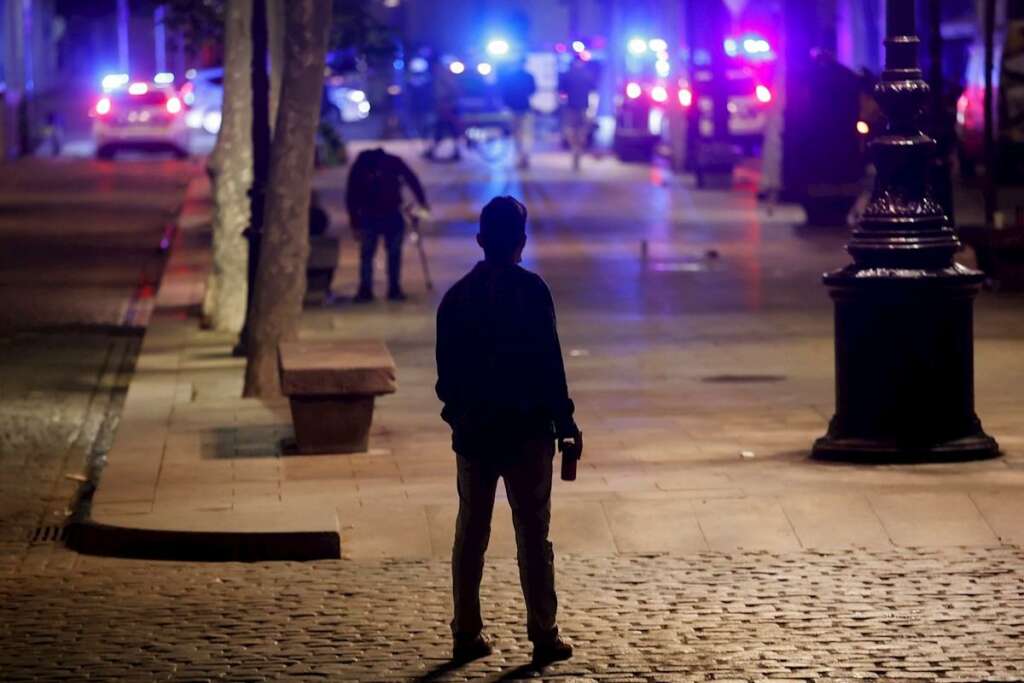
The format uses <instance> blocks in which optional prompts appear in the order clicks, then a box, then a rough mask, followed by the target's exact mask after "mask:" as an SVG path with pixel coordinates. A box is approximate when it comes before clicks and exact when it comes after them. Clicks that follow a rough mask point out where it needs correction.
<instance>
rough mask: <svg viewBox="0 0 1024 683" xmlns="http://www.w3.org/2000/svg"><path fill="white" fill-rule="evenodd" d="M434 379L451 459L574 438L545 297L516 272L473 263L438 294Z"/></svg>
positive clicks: (530, 277) (542, 287)
mask: <svg viewBox="0 0 1024 683" xmlns="http://www.w3.org/2000/svg"><path fill="white" fill-rule="evenodd" d="M437 377H438V379H437V395H438V398H440V399H441V401H442V402H444V410H443V411H442V412H441V417H442V418H443V419H444V420H445V422H447V423H448V424H450V425H451V426H452V443H453V447H454V449H455V451H456V452H457V453H460V454H462V455H467V456H470V457H472V456H473V455H475V454H476V453H478V452H481V451H486V450H488V449H489V447H490V448H493V447H495V446H505V445H511V444H514V443H518V442H523V441H525V440H526V439H531V438H538V437H540V438H544V437H550V438H554V437H555V436H559V437H561V436H574V435H575V433H576V425H575V423H574V422H573V417H572V416H573V403H572V401H571V400H570V399H569V390H568V387H567V385H566V380H565V366H564V364H563V362H562V350H561V347H560V345H559V342H558V332H557V330H556V326H555V307H554V302H553V301H552V300H551V292H550V291H549V290H548V287H547V285H546V284H544V281H543V280H542V279H541V278H540V276H538V275H535V274H534V273H531V272H529V271H527V270H524V269H523V268H520V267H519V266H516V265H499V264H492V263H489V262H487V261H481V262H480V263H478V264H477V265H476V267H475V268H473V270H472V271H470V272H469V274H468V275H466V276H465V277H464V278H462V279H461V280H459V281H458V282H457V283H455V285H454V286H452V288H451V289H450V290H448V293H447V294H445V296H444V299H443V300H442V301H441V307H440V309H439V310H438V313H437Z"/></svg>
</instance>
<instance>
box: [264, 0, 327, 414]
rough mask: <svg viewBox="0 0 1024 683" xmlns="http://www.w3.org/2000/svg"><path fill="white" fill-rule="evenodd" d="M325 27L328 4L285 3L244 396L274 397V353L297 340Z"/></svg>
mask: <svg viewBox="0 0 1024 683" xmlns="http://www.w3.org/2000/svg"><path fill="white" fill-rule="evenodd" d="M330 23H331V3H330V0H289V2H288V3H286V9H285V50H284V69H283V83H282V85H281V102H280V105H279V106H278V111H277V123H276V125H275V127H274V141H273V143H272V146H271V150H270V180H269V184H268V187H267V200H266V215H265V221H266V222H265V225H264V232H263V242H262V253H261V255H260V262H259V266H258V269H257V273H256V291H255V292H254V296H253V306H252V316H253V318H252V320H251V321H250V322H251V328H250V330H251V334H250V336H249V344H248V354H249V359H248V364H247V365H246V368H245V390H244V395H245V396H260V397H272V396H278V395H280V393H281V385H280V378H279V376H278V372H277V346H278V344H279V343H280V342H282V341H287V340H291V339H295V338H296V337H297V336H298V327H299V316H300V315H301V313H302V299H303V296H304V295H305V291H306V261H307V259H308V256H309V195H310V187H311V185H312V181H313V153H314V143H315V138H316V129H317V123H318V121H319V119H320V97H321V91H322V89H323V78H324V62H325V57H326V52H327V35H328V30H329V28H330Z"/></svg>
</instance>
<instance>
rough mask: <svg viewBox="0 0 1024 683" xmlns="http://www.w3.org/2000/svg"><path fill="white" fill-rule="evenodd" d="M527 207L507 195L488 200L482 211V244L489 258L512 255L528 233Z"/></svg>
mask: <svg viewBox="0 0 1024 683" xmlns="http://www.w3.org/2000/svg"><path fill="white" fill-rule="evenodd" d="M526 216H527V213H526V207H525V206H524V205H523V203H522V202H520V201H519V200H517V199H516V198H515V197H510V196H508V195H505V196H503V197H495V198H494V199H492V200H491V201H489V202H487V206H485V207H484V208H483V211H481V212H480V246H482V247H483V249H484V256H485V257H486V258H487V259H488V260H504V259H507V258H509V257H510V256H512V255H513V254H514V253H515V251H516V249H518V248H519V246H520V245H521V244H522V242H523V237H525V235H526Z"/></svg>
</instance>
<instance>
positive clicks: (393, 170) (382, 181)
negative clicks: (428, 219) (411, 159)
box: [345, 148, 427, 228]
mask: <svg viewBox="0 0 1024 683" xmlns="http://www.w3.org/2000/svg"><path fill="white" fill-rule="evenodd" d="M402 183H405V184H406V185H408V186H409V189H410V190H412V192H413V194H415V195H416V199H417V200H418V201H419V202H420V203H421V204H423V205H424V206H426V204H427V198H426V195H424V193H423V186H422V185H421V184H420V181H419V178H417V177H416V174H415V173H413V172H412V169H411V168H409V167H408V166H407V165H406V163H405V162H404V161H402V159H401V158H400V157H397V156H395V155H394V154H388V153H387V152H385V151H384V150H383V149H380V148H378V149H368V150H366V151H364V152H361V153H360V154H359V156H358V157H356V160H355V162H354V163H353V164H352V170H351V171H350V172H349V175H348V187H347V188H346V191H345V203H346V205H347V208H348V213H349V216H350V217H351V219H352V222H353V224H354V225H355V226H356V227H357V228H358V227H361V224H362V223H364V222H372V221H375V220H379V219H381V218H391V217H393V216H397V215H399V214H400V212H401V210H402Z"/></svg>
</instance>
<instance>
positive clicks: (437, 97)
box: [423, 61, 462, 161]
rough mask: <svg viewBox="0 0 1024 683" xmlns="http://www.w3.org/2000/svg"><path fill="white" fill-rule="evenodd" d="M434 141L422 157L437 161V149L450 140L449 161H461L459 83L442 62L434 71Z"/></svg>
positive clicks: (438, 63) (456, 77)
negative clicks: (451, 147)
mask: <svg viewBox="0 0 1024 683" xmlns="http://www.w3.org/2000/svg"><path fill="white" fill-rule="evenodd" d="M434 112H435V119H434V141H433V143H432V144H431V145H430V148H429V149H428V150H427V151H426V152H425V153H424V154H423V156H424V157H425V158H427V159H429V160H431V161H436V160H437V147H438V145H440V144H441V142H443V141H444V140H446V139H451V141H452V145H453V146H454V149H455V151H454V152H452V155H451V160H452V161H459V160H460V159H462V150H461V149H460V145H459V136H460V135H461V124H460V122H459V81H458V76H456V75H455V74H454V73H452V71H451V69H449V68H448V66H447V65H445V64H443V63H442V62H440V61H439V62H437V64H436V65H435V70H434Z"/></svg>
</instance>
